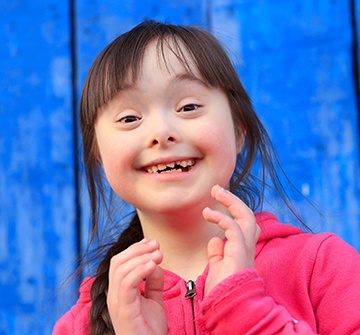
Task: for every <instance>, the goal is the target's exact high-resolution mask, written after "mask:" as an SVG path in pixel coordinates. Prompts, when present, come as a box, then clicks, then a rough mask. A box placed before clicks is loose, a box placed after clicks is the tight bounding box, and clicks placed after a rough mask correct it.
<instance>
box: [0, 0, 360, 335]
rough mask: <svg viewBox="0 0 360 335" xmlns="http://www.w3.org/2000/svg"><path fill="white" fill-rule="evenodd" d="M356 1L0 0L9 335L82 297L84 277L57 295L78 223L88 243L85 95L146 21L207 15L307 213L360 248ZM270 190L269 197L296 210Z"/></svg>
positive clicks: (42, 323) (0, 169)
mask: <svg viewBox="0 0 360 335" xmlns="http://www.w3.org/2000/svg"><path fill="white" fill-rule="evenodd" d="M354 4H355V6H354V8H351V7H350V2H349V1H330V2H329V1H322V0H320V1H311V0H296V1H291V2H284V1H276V0H275V1H274V0H261V1H256V2H254V1H250V0H242V1H233V0H212V1H208V0H199V1H190V0H186V1H182V2H174V1H173V2H169V1H162V0H160V1H154V0H146V1H133V0H129V1H125V2H124V1H122V2H121V1H120V2H119V1H107V2H103V1H100V0H91V1H87V0H79V1H76V2H74V3H71V2H70V1H60V0H50V1H46V2H44V1H41V0H35V1H32V2H26V1H25V2H24V1H6V0H0V8H1V10H0V36H1V41H2V43H1V47H0V92H1V93H0V97H1V98H0V117H1V124H0V297H1V299H0V335H3V334H11V335H18V334H19V335H20V334H21V335H30V334H31V335H37V334H50V333H51V329H52V326H53V324H54V322H55V320H56V319H57V317H58V316H59V315H60V314H62V313H63V312H64V311H65V310H66V309H68V307H69V305H71V304H72V303H73V302H74V298H75V296H73V293H74V292H75V291H76V285H77V283H76V281H75V282H69V283H66V284H65V286H64V287H63V290H61V291H60V293H61V295H58V294H57V289H58V288H59V287H61V283H62V281H63V279H64V278H66V277H67V276H68V275H69V274H70V273H71V272H72V271H73V269H74V267H75V266H76V257H77V249H78V247H79V246H77V243H78V234H81V236H82V241H83V243H85V241H86V239H87V230H88V227H89V211H88V207H89V206H88V199H87V197H86V191H85V189H84V181H83V180H81V181H82V189H80V190H79V189H78V185H76V173H78V172H77V171H75V170H74V167H75V161H74V159H75V156H76V155H77V154H78V148H75V146H76V143H77V141H76V138H75V133H74V126H75V123H76V122H77V120H74V114H75V113H74V111H73V110H72V109H73V105H77V103H78V102H77V101H76V102H75V103H74V102H73V101H72V99H73V92H74V91H75V92H80V90H81V87H82V83H83V81H84V78H85V75H86V73H87V71H88V69H89V67H90V64H91V62H92V61H93V59H94V58H95V56H96V54H97V53H98V52H99V51H100V50H101V49H102V48H103V47H104V46H105V45H106V44H107V43H108V42H110V41H111V40H112V39H113V38H114V37H115V36H117V35H118V34H119V33H122V32H124V31H126V30H128V29H130V28H131V27H133V26H134V25H136V24H137V23H139V22H140V21H141V20H143V19H155V20H160V21H166V22H172V23H182V24H194V25H198V26H201V27H205V28H208V29H209V30H211V31H213V32H214V33H215V35H216V36H218V37H219V38H220V39H221V41H222V42H223V44H224V45H225V47H226V48H227V49H228V50H229V53H230V55H231V57H232V58H233V61H234V64H235V65H236V67H237V69H238V72H239V74H240V77H241V79H242V81H243V82H244V85H245V87H246V89H247V90H248V91H249V93H250V95H251V97H252V99H253V101H254V104H255V107H256V110H257V111H258V113H259V115H260V117H261V119H262V120H263V122H264V124H265V125H266V127H267V129H268V130H269V133H270V135H271V137H272V139H273V141H274V144H275V146H276V148H277V150H278V152H279V155H280V157H281V160H282V162H283V167H284V168H285V170H286V171H287V173H288V175H289V177H290V179H291V180H292V181H293V182H294V184H295V186H297V187H298V189H299V190H300V191H301V192H302V193H303V194H304V195H305V196H309V197H310V198H311V199H312V200H314V201H315V202H316V203H318V204H320V205H319V209H320V211H321V213H322V214H323V216H324V219H323V220H322V219H321V217H320V216H319V215H318V214H317V213H316V211H314V210H313V209H312V208H311V207H310V206H309V205H308V204H307V203H306V202H304V201H303V200H302V199H300V198H295V204H296V205H297V206H298V207H299V209H300V212H301V214H302V215H303V217H304V219H305V221H306V222H307V223H308V224H309V226H310V227H313V228H314V229H315V230H316V231H324V230H328V231H334V232H335V233H337V234H338V235H339V236H340V237H342V238H343V239H345V240H346V241H348V242H349V243H350V244H352V245H353V246H355V247H356V248H357V249H358V250H360V224H359V222H360V220H359V219H360V204H359V201H360V197H359V180H360V178H359V166H360V164H359V163H360V162H359V129H358V125H359V120H358V110H357V108H358V106H357V103H358V101H357V92H356V89H359V88H358V87H356V86H355V84H356V80H354V76H355V75H356V73H355V72H354V68H353V64H354V63H353V56H354V54H353V50H352V47H353V38H354V36H355V35H354V34H355V32H356V33H357V35H356V36H357V39H358V45H359V44H360V41H359V36H360V30H359V26H360V25H359V20H360V0H355V1H354ZM71 5H74V6H75V8H74V9H75V10H74V14H75V16H74V17H71V16H70V13H71V11H70V6H71ZM351 10H353V11H355V12H354V13H353V17H355V19H356V22H357V25H356V26H355V27H354V25H352V24H351ZM71 20H73V25H74V27H75V32H76V36H72V35H71V33H72V31H71V29H70V28H71V24H70V23H71ZM354 29H355V30H354ZM72 38H74V39H75V40H74V41H75V43H74V44H75V50H71V47H72V44H71V41H72ZM73 55H75V56H76V60H75V61H76V68H75V69H72V64H73V61H74V60H73V59H72V58H71V57H72V56H73ZM359 55H360V52H358V53H357V57H358V58H357V64H358V65H359V63H360V58H359ZM357 69H359V66H358V68H357ZM72 71H76V72H75V74H76V79H77V83H76V87H74V86H73V85H74V83H73V81H72V79H73V78H72V75H73V73H72ZM358 75H359V74H358ZM79 170H80V171H79V173H83V167H82V166H81V164H80V166H79ZM76 192H79V198H80V201H81V204H80V205H81V212H82V217H81V218H80V219H81V227H82V229H81V230H80V231H78V226H77V220H78V219H79V218H77V210H76V206H77V204H76V199H77V195H76ZM269 196H270V198H269V201H268V203H267V206H269V207H270V208H271V209H274V210H275V211H276V212H277V213H278V214H279V215H280V216H283V218H284V219H285V220H288V219H289V220H290V218H289V217H288V216H287V214H286V213H283V212H282V208H281V206H280V205H279V204H278V201H277V200H278V199H277V198H276V196H274V195H271V194H269ZM126 210H127V211H128V210H129V209H128V208H127V209H126ZM83 247H84V246H83Z"/></svg>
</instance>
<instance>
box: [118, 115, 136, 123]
mask: <svg viewBox="0 0 360 335" xmlns="http://www.w3.org/2000/svg"><path fill="white" fill-rule="evenodd" d="M129 119H131V121H129ZM138 120H140V118H139V117H138V116H135V115H127V116H124V117H122V118H121V119H120V120H119V122H121V123H132V122H135V121H138Z"/></svg>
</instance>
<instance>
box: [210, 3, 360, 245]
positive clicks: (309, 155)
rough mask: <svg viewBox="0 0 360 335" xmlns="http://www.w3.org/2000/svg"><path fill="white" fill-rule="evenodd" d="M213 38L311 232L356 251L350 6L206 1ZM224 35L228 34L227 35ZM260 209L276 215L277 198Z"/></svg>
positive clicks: (358, 238) (356, 187)
mask: <svg viewBox="0 0 360 335" xmlns="http://www.w3.org/2000/svg"><path fill="white" fill-rule="evenodd" d="M212 22H213V30H214V32H215V33H217V35H218V36H219V37H220V38H221V39H222V40H223V41H224V43H225V44H226V45H227V46H228V47H229V48H230V49H232V54H233V55H234V62H235V63H236V65H237V68H238V71H239V73H240V76H241V78H242V81H243V82H244V84H245V87H246V88H247V90H248V91H249V93H250V95H251V97H252V98H253V101H254V104H255V107H256V110H257V111H258V113H259V115H260V117H261V119H262V120H263V122H264V124H265V125H266V127H267V129H268V130H269V133H270V135H271V137H272V139H273V142H274V144H275V147H276V148H277V150H278V152H279V155H280V157H281V160H282V162H283V167H284V168H285V170H286V171H287V173H288V175H289V177H290V178H291V180H292V181H293V182H294V184H295V186H296V187H297V188H298V189H299V190H300V191H301V192H302V193H303V194H304V195H306V196H309V198H310V199H312V200H314V201H316V203H318V204H319V210H320V212H321V214H322V215H323V216H324V220H322V218H321V217H320V216H319V215H318V214H317V213H316V212H314V210H312V209H311V207H310V206H309V205H308V204H307V203H306V202H304V201H302V200H301V199H298V200H296V201H295V204H296V205H297V206H298V207H299V208H300V211H301V214H302V215H303V217H304V219H305V221H306V222H307V223H308V224H309V226H311V227H312V228H314V230H315V231H323V230H329V231H333V232H335V233H337V234H338V235H339V236H340V237H342V238H343V239H345V240H346V241H348V242H349V243H350V244H352V245H354V246H355V247H356V248H358V249H359V250H360V229H359V228H360V226H359V219H360V211H359V208H360V206H359V199H360V198H359V158H358V154H359V139H358V115H357V113H358V111H357V106H356V92H355V87H354V77H353V76H354V73H353V69H352V65H353V63H352V26H351V8H350V2H349V1H336V2H324V1H320V2H319V1H313V0H301V1H300V0H297V1H288V2H284V1H273V0H263V1H257V2H253V1H238V2H233V1H223V0H214V1H213V13H212ZM224 27H230V28H229V30H228V31H227V30H226V29H225V30H224ZM270 200H271V201H270V202H271V203H272V204H270V205H269V204H268V205H267V208H270V210H275V212H277V213H278V214H279V215H280V216H281V217H284V219H285V220H288V219H289V217H288V216H287V215H286V213H282V212H283V211H282V209H281V206H279V205H277V204H276V198H275V197H273V198H270Z"/></svg>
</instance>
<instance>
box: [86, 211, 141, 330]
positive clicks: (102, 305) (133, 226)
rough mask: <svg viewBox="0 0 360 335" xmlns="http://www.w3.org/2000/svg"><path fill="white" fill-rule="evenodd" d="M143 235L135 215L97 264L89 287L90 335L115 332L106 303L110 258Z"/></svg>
mask: <svg viewBox="0 0 360 335" xmlns="http://www.w3.org/2000/svg"><path fill="white" fill-rule="evenodd" d="M143 237H144V235H143V231H142V228H141V224H140V220H139V217H138V216H137V215H135V216H134V217H133V219H132V220H131V222H130V225H129V227H128V228H127V229H125V230H124V232H123V233H122V234H121V235H120V237H119V239H118V241H117V242H116V243H114V244H113V245H112V246H111V247H110V249H109V250H108V252H107V253H106V255H105V257H104V259H103V260H102V261H101V263H100V264H99V266H98V269H97V273H96V279H95V281H94V283H93V285H92V287H91V300H92V306H91V309H90V319H91V332H90V335H114V334H115V333H114V329H113V326H112V322H111V319H110V315H109V311H108V307H107V304H106V292H107V290H108V287H109V267H110V260H111V258H112V257H113V256H115V255H116V254H118V253H120V252H121V251H124V250H125V249H127V248H128V247H130V246H131V245H132V244H134V243H135V242H139V241H140V240H141V239H142V238H143Z"/></svg>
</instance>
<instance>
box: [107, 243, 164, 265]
mask: <svg viewBox="0 0 360 335" xmlns="http://www.w3.org/2000/svg"><path fill="white" fill-rule="evenodd" d="M159 248H160V244H159V242H157V241H155V240H152V241H148V240H147V239H143V240H141V241H140V242H137V243H134V244H132V245H131V246H130V247H129V248H127V249H126V250H124V251H122V252H120V253H119V254H117V255H115V256H113V257H112V261H113V262H114V263H116V264H119V265H121V264H123V263H126V262H127V261H129V260H131V259H134V258H136V257H138V256H141V255H144V254H147V253H151V252H153V251H155V250H157V249H159Z"/></svg>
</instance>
